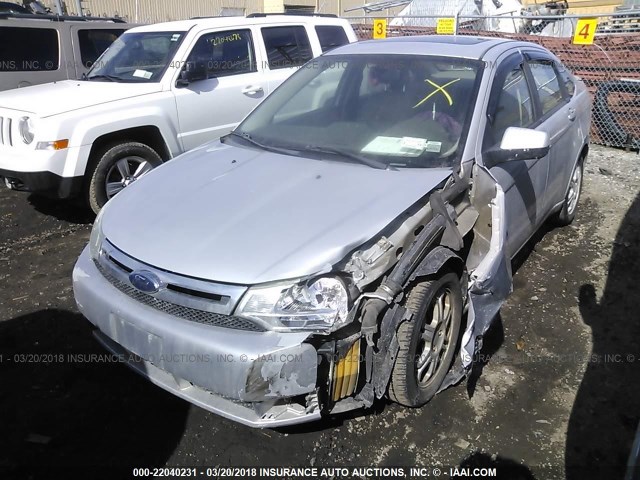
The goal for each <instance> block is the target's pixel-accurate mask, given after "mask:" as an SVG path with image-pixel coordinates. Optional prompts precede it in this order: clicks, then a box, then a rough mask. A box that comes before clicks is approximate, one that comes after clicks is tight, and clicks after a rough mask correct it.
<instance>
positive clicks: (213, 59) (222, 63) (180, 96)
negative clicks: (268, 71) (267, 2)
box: [173, 29, 268, 151]
mask: <svg viewBox="0 0 640 480" xmlns="http://www.w3.org/2000/svg"><path fill="white" fill-rule="evenodd" d="M187 61H188V62H192V61H193V62H196V63H199V64H200V65H204V66H205V68H206V76H207V78H206V79H204V80H198V81H194V82H191V83H190V84H189V85H187V86H185V87H180V86H179V85H174V86H173V89H174V93H175V99H176V107H177V111H178V122H179V125H180V132H179V134H178V138H179V139H180V142H181V143H182V147H183V149H184V151H187V150H191V149H192V148H195V147H197V146H198V145H201V144H203V143H205V142H208V141H210V140H214V139H216V138H219V137H221V136H222V135H225V134H227V133H228V132H229V131H230V130H232V129H233V128H234V127H235V126H236V125H237V124H238V123H239V122H240V121H241V120H242V119H243V118H244V117H245V116H246V115H247V114H248V113H249V112H250V111H251V110H252V109H253V108H254V107H255V106H256V105H258V103H260V101H262V99H263V98H264V97H265V96H266V95H267V93H268V85H267V82H266V81H265V80H264V78H263V75H262V68H261V66H260V65H259V64H258V62H257V60H256V52H255V48H254V42H253V36H252V32H251V30H250V29H238V30H224V31H217V32H205V33H203V34H202V35H201V36H200V37H199V38H198V40H197V41H196V42H195V44H194V46H193V48H192V50H191V53H190V54H189V56H188V58H187Z"/></svg>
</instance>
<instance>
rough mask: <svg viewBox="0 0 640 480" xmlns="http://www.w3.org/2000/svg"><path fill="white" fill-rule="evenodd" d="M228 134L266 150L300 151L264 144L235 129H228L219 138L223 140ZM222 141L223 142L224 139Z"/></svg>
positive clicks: (276, 151)
mask: <svg viewBox="0 0 640 480" xmlns="http://www.w3.org/2000/svg"><path fill="white" fill-rule="evenodd" d="M230 136H234V137H238V138H241V139H242V140H245V141H246V142H248V143H250V144H251V145H254V146H256V147H258V148H261V149H262V150H267V151H268V152H274V153H281V154H282V155H294V156H295V155H298V154H299V153H300V152H299V151H298V150H292V149H288V148H282V147H274V146H271V145H265V144H264V143H260V142H258V141H257V140H254V139H253V138H251V135H249V134H248V133H240V132H236V131H235V130H232V131H230V132H229V133H228V134H227V135H225V136H224V137H222V138H221V139H220V140H221V141H223V140H224V139H225V138H226V137H230ZM222 143H224V141H223V142H222Z"/></svg>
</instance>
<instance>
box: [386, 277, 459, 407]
mask: <svg viewBox="0 0 640 480" xmlns="http://www.w3.org/2000/svg"><path fill="white" fill-rule="evenodd" d="M405 307H406V308H407V309H408V310H409V311H410V312H411V313H413V317H412V319H411V320H410V321H407V322H403V323H401V324H400V327H399V328H398V332H397V336H398V343H399V344H400V350H399V352H398V357H397V359H396V363H395V366H394V368H393V372H392V375H391V384H390V386H389V397H390V398H391V400H393V401H395V402H397V403H400V404H402V405H406V406H408V407H419V406H422V405H424V404H425V403H427V402H428V401H429V400H431V399H432V398H433V396H434V395H435V394H436V392H437V391H438V389H439V388H440V385H441V384H442V381H443V380H444V377H445V375H446V374H447V372H448V371H449V368H450V367H451V364H452V362H453V356H454V354H455V352H456V348H457V343H458V336H459V333H460V324H461V321H462V293H461V291H460V280H459V279H458V276H457V275H456V274H455V273H453V272H448V273H445V274H444V275H440V276H438V277H436V278H434V279H432V280H427V281H424V282H421V283H418V284H417V285H415V286H414V287H413V288H411V290H410V291H409V294H408V296H407V301H406V303H405Z"/></svg>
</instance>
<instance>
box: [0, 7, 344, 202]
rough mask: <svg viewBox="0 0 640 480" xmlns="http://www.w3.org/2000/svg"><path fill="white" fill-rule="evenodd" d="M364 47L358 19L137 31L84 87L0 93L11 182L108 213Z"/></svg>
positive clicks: (261, 20) (0, 145) (196, 23)
mask: <svg viewBox="0 0 640 480" xmlns="http://www.w3.org/2000/svg"><path fill="white" fill-rule="evenodd" d="M355 41H356V36H355V33H354V32H353V30H352V28H351V26H350V25H349V23H348V22H347V21H346V20H341V19H338V18H335V17H328V16H319V15H314V16H290V15H277V16H271V15H264V14H258V15H253V16H249V17H247V18H244V17H242V18H241V17H226V18H224V17H219V18H202V19H192V20H186V21H177V22H168V23H160V24H156V25H149V26H142V27H137V28H133V29H131V30H128V31H127V32H126V33H124V34H123V35H122V36H120V38H119V39H118V40H116V42H114V43H113V45H112V46H111V47H110V48H109V49H108V50H107V51H106V52H105V53H104V54H103V55H102V57H100V58H99V59H98V60H97V61H96V63H95V65H94V66H93V68H92V70H91V71H90V72H89V74H88V75H87V76H86V77H85V78H84V79H83V80H66V81H62V82H56V83H50V84H46V85H38V86H34V87H30V88H28V89H18V90H13V91H7V92H2V93H0V176H1V177H4V179H5V183H6V185H7V186H8V187H10V188H13V189H19V190H26V191H31V192H40V193H44V194H48V195H51V196H55V197H58V198H68V197H73V196H78V195H85V196H86V198H87V200H88V202H89V204H90V205H91V208H92V209H93V210H94V211H96V212H97V211H99V210H100V208H101V207H102V206H103V205H104V204H105V203H106V202H107V201H108V200H109V199H110V198H111V197H113V196H114V195H115V194H117V193H118V192H119V191H120V190H122V189H123V188H124V187H126V186H127V185H129V184H130V183H131V182H133V181H135V180H136V179H138V178H139V177H140V176H141V175H144V174H145V173H146V172H148V171H149V170H151V169H152V168H154V167H156V166H158V165H160V164H161V163H162V162H164V161H166V160H169V159H171V158H173V157H174V156H176V155H179V154H181V153H183V152H185V151H187V150H190V149H192V148H194V147H197V146H198V145H200V144H202V143H205V142H206V141H208V140H211V139H215V138H218V137H220V136H221V135H223V134H226V133H227V132H228V131H230V130H231V129H232V128H233V127H234V126H235V125H236V124H237V123H238V122H240V120H242V118H243V117H244V116H245V115H246V114H247V113H248V112H249V111H251V110H252V109H253V108H254V107H255V106H256V105H257V104H258V103H260V101H262V99H264V98H265V97H266V96H267V95H268V94H269V93H270V92H271V91H273V90H274V89H275V88H276V87H277V86H278V85H280V83H282V81H283V80H284V79H285V78H287V77H288V76H289V75H291V74H292V73H293V72H294V71H295V70H296V69H297V68H298V67H299V66H301V65H303V64H305V63H306V62H307V61H308V60H310V59H312V58H313V57H315V56H318V55H320V54H321V53H323V51H326V50H329V49H331V48H333V47H336V46H339V45H342V44H345V43H349V42H355ZM310 65H311V66H312V65H313V62H311V63H310Z"/></svg>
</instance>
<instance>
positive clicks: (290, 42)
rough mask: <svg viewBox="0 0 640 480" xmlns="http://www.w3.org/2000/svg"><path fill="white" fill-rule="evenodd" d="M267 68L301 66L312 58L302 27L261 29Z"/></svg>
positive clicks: (305, 33)
mask: <svg viewBox="0 0 640 480" xmlns="http://www.w3.org/2000/svg"><path fill="white" fill-rule="evenodd" d="M262 38H263V39H264V44H265V46H266V48H267V58H268V60H269V68H270V69H271V70H276V69H278V68H289V67H297V66H300V65H303V64H304V63H306V62H307V61H309V60H311V59H312V58H313V53H312V52H311V44H310V43H309V37H308V36H307V31H306V30H305V28H304V27H302V26H300V27H268V28H263V29H262Z"/></svg>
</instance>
